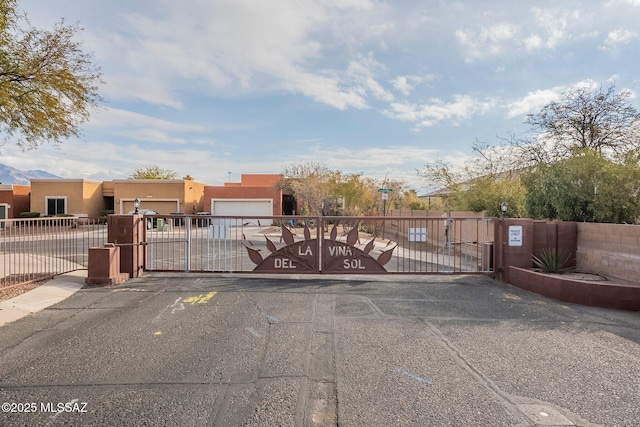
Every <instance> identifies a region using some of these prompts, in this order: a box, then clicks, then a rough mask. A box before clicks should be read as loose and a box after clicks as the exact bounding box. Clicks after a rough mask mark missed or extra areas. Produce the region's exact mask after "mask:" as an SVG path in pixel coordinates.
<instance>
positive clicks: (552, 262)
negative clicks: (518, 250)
mask: <svg viewBox="0 0 640 427" xmlns="http://www.w3.org/2000/svg"><path fill="white" fill-rule="evenodd" d="M532 260H533V264H534V265H535V266H536V267H538V268H539V269H540V270H541V271H542V272H543V273H560V274H562V273H564V272H565V271H567V270H568V269H569V268H568V265H569V261H570V260H571V255H570V254H569V253H567V252H566V251H563V250H557V249H556V248H547V249H542V250H541V251H540V255H539V256H535V255H533V258H532Z"/></svg>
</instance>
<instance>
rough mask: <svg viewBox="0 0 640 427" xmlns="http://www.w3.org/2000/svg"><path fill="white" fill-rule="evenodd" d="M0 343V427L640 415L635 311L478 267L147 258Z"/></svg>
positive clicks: (639, 320) (537, 420)
mask: <svg viewBox="0 0 640 427" xmlns="http://www.w3.org/2000/svg"><path fill="white" fill-rule="evenodd" d="M0 357H1V359H0V403H2V402H7V403H9V406H7V405H3V411H6V410H7V409H8V410H9V411H18V412H21V413H17V412H2V413H0V425H2V426H14V425H29V426H57V425H112V426H116V425H118V426H120V425H123V426H124V425H148V426H156V425H158V426H187V425H205V426H206V425H215V426H218V425H219V426H227V425H229V426H240V425H246V426H279V425H280V426H335V425H340V426H405V425H415V426H444V425H451V426H533V425H583V426H590V425H603V426H634V425H635V426H637V425H638V424H639V423H640V421H639V420H640V404H639V397H638V396H640V315H639V314H638V313H630V312H620V311H613V310H604V309H594V308H587V307H582V306H576V305H564V304H560V303H557V302H554V301H551V300H548V299H545V298H541V297H538V296H536V295H533V294H530V293H527V292H524V291H520V290H518V289H516V288H512V287H510V286H507V285H504V284H501V283H498V282H495V281H493V280H491V279H488V278H485V277H471V276H448V277H436V276H423V277H419V276H411V277H399V276H384V277H383V278H376V279H374V278H372V277H351V278H350V280H341V278H338V277H324V278H321V279H320V278H317V277H314V278H304V277H303V278H291V277H267V278H257V277H252V276H241V275H236V276H229V275H189V276H186V275H167V274H159V273H156V274H151V275H147V276H145V277H143V278H139V279H135V280H131V281H129V282H127V283H126V284H125V285H120V286H117V287H111V288H102V289H83V290H81V291H79V292H77V293H76V294H74V295H73V296H72V297H71V298H69V299H67V300H66V301H64V302H62V303H60V304H58V305H55V306H53V307H50V308H48V309H45V310H43V311H42V312H40V313H37V314H35V315H32V316H29V317H26V318H24V319H21V320H18V321H16V322H15V323H12V324H9V325H5V326H3V327H1V328H0ZM60 409H61V410H60ZM27 410H29V411H31V412H30V413H25V411H27Z"/></svg>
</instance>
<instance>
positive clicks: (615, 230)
mask: <svg viewBox="0 0 640 427" xmlns="http://www.w3.org/2000/svg"><path fill="white" fill-rule="evenodd" d="M576 262H577V265H576V266H577V268H578V269H579V270H581V271H585V272H588V273H594V274H604V275H605V276H608V277H613V278H619V279H623V280H630V281H634V282H640V225H629V224H601V223H578V233H577V251H576Z"/></svg>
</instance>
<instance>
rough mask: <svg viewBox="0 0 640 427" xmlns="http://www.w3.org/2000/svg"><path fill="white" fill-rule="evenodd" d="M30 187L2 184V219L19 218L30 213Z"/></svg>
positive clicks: (0, 214) (0, 192) (0, 189)
mask: <svg viewBox="0 0 640 427" xmlns="http://www.w3.org/2000/svg"><path fill="white" fill-rule="evenodd" d="M30 193H31V187H30V186H29V185H18V184H0V219H11V218H17V217H18V216H19V215H20V214H21V213H22V212H29V209H30V202H29V194H30Z"/></svg>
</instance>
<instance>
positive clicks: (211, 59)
mask: <svg viewBox="0 0 640 427" xmlns="http://www.w3.org/2000/svg"><path fill="white" fill-rule="evenodd" d="M154 4H155V5H156V7H155V8H154V9H153V10H150V11H149V10H147V11H144V13H143V12H139V13H128V14H127V15H125V19H126V23H127V24H128V26H129V28H128V30H129V34H128V35H123V33H122V32H121V33H120V34H118V35H115V34H102V35H101V36H100V37H97V36H94V38H93V39H94V42H93V43H92V44H94V45H96V47H97V50H98V51H99V53H98V56H100V57H105V58H108V59H109V61H110V63H112V64H113V63H117V64H120V66H119V69H120V70H123V69H124V70H126V71H119V72H115V71H113V72H112V71H111V70H105V79H106V80H107V81H109V83H110V84H109V87H108V88H107V89H106V91H105V93H106V94H107V95H108V96H110V97H113V98H115V99H140V100H143V101H146V102H150V103H154V104H158V105H165V106H170V107H173V108H182V106H183V101H182V100H181V99H179V98H178V97H177V95H176V93H178V92H177V91H178V90H179V89H180V88H181V87H186V86H191V87H192V86H193V82H197V83H196V84H197V86H198V88H200V89H201V90H203V91H206V92H210V93H214V94H220V95H223V96H228V95H232V96H235V95H242V94H244V93H249V92H256V91H258V92H260V91H262V92H266V93H270V92H274V91H275V92H277V91H282V90H285V91H289V92H292V93H297V94H302V95H305V96H308V97H310V98H312V99H314V100H316V101H318V102H321V103H325V104H327V105H330V106H332V107H335V108H338V109H346V108H366V107H367V97H368V96H373V97H375V98H378V99H383V100H387V101H388V100H390V99H392V95H391V94H390V93H388V92H387V91H386V90H385V89H384V88H383V87H382V86H380V85H379V84H377V82H376V80H375V79H374V78H373V75H371V76H369V77H370V78H367V79H355V81H354V75H353V73H352V72H353V69H352V65H353V61H344V62H343V64H344V65H343V66H340V63H336V64H334V66H332V67H331V68H325V69H322V68H319V67H317V65H318V64H317V63H318V61H320V60H322V59H323V58H324V57H325V55H327V50H331V49H333V46H334V45H335V44H336V43H340V44H342V45H347V46H356V47H357V46H359V44H360V43H362V42H363V41H365V40H367V39H369V38H372V37H375V38H378V37H380V36H381V35H382V34H385V33H386V32H388V31H390V30H392V29H393V28H394V24H393V22H392V21H389V20H388V19H386V17H385V16H384V13H385V10H386V9H387V6H386V5H385V4H384V3H374V1H373V0H350V1H342V2H339V3H337V4H336V3H335V2H332V1H327V0H272V1H269V2H258V3H256V2H253V1H249V0H233V1H231V0H218V1H214V2H196V1H184V2H175V1H169V0H163V1H158V2H156V3H154ZM381 42H382V41H381ZM358 60H359V59H356V60H355V61H358ZM142 76H144V77H142ZM360 77H363V76H360ZM169 87H171V88H172V89H168V88H169ZM363 89H364V93H361V91H362V90H363Z"/></svg>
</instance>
